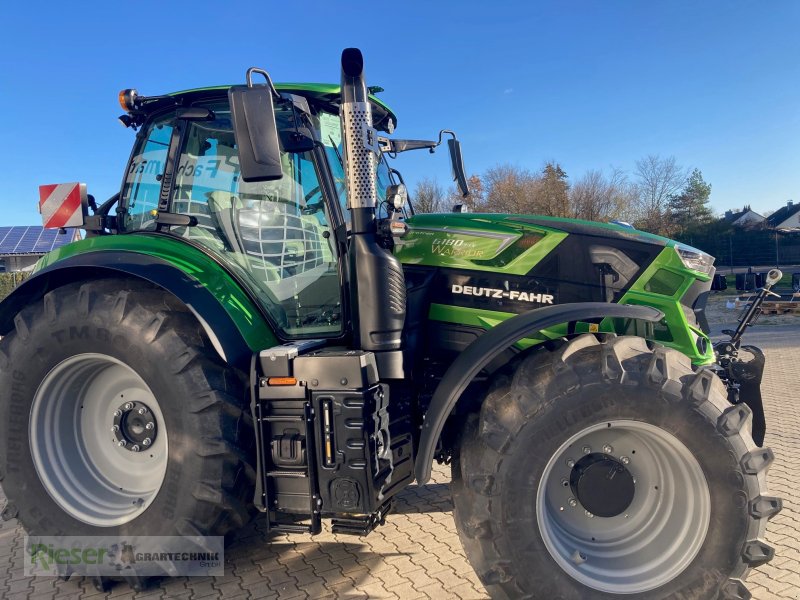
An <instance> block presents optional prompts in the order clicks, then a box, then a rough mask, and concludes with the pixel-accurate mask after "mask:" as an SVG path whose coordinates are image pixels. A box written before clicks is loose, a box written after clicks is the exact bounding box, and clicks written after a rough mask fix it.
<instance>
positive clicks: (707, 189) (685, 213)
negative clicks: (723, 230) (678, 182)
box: [668, 169, 713, 233]
mask: <svg viewBox="0 0 800 600" xmlns="http://www.w3.org/2000/svg"><path fill="white" fill-rule="evenodd" d="M710 196H711V185H710V184H708V183H706V181H705V180H704V179H703V174H702V173H701V172H700V169H694V170H693V171H692V173H691V175H689V178H688V179H687V180H686V183H685V184H684V186H683V189H682V190H681V191H680V192H679V193H677V194H673V195H672V196H670V198H669V202H668V206H669V212H670V216H671V219H672V223H673V225H674V228H675V233H685V232H687V231H689V230H692V229H697V228H698V227H703V226H704V225H708V224H709V223H710V222H711V220H712V219H713V215H712V213H711V207H710V206H709V205H708V202H709V197H710Z"/></svg>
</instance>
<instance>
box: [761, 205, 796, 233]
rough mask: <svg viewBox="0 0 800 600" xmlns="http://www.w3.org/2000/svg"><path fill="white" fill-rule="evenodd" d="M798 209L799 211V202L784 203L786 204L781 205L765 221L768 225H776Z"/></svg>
mask: <svg viewBox="0 0 800 600" xmlns="http://www.w3.org/2000/svg"><path fill="white" fill-rule="evenodd" d="M798 211H800V203H797V204H794V203H791V202H789V203H787V204H786V206H782V207H781V208H779V209H778V210H776V211H775V212H774V213H772V214H771V215H770V216H768V217H767V223H769V226H770V227H778V226H779V225H780V224H781V223H783V222H784V221H785V220H786V219H788V218H789V217H791V216H792V215H794V214H795V213H796V212H798Z"/></svg>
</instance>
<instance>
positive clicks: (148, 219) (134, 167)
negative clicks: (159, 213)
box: [121, 115, 173, 231]
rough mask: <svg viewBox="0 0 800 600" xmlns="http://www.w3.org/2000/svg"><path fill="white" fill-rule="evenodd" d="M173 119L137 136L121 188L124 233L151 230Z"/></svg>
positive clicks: (159, 120)
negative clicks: (152, 212) (152, 213)
mask: <svg viewBox="0 0 800 600" xmlns="http://www.w3.org/2000/svg"><path fill="white" fill-rule="evenodd" d="M172 129H173V122H172V115H167V116H164V117H161V118H156V119H155V120H153V121H152V122H150V124H149V125H147V126H146V127H145V129H143V130H142V132H141V133H140V134H139V135H138V136H137V145H136V147H135V149H134V152H133V156H132V157H131V160H130V163H129V164H128V170H127V172H126V173H125V181H124V182H123V187H122V196H121V197H122V199H123V202H122V204H121V205H122V206H123V207H124V210H125V212H124V213H123V215H121V216H122V217H123V229H124V230H126V231H131V230H145V231H148V230H154V229H155V228H156V221H155V219H154V218H153V216H152V215H151V211H153V210H156V209H158V198H159V194H160V192H161V179H162V178H163V176H164V169H165V167H166V164H167V151H168V150H169V142H170V138H171V137H172Z"/></svg>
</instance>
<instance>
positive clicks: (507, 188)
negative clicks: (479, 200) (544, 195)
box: [481, 164, 539, 214]
mask: <svg viewBox="0 0 800 600" xmlns="http://www.w3.org/2000/svg"><path fill="white" fill-rule="evenodd" d="M481 179H482V182H483V186H484V187H483V190H484V197H483V207H482V209H481V210H483V211H485V212H499V213H518V214H520V213H536V212H537V208H538V206H537V191H538V190H537V188H538V184H539V180H538V179H537V177H536V176H535V175H534V174H533V173H531V172H530V171H528V170H527V169H523V168H520V167H517V166H514V165H509V164H504V165H497V166H495V167H492V168H490V169H488V170H487V171H486V173H484V175H483V177H482V178H481Z"/></svg>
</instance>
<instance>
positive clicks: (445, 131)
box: [436, 129, 458, 146]
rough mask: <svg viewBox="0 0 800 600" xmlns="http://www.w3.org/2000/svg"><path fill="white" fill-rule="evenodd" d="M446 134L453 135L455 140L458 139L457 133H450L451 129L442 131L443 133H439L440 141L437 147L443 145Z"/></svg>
mask: <svg viewBox="0 0 800 600" xmlns="http://www.w3.org/2000/svg"><path fill="white" fill-rule="evenodd" d="M446 133H447V134H450V135H452V136H453V139H454V140H457V139H458V138H457V137H456V132H455V131H450V130H449V129H442V130H441V131H439V141H438V142H436V145H437V146H439V145H440V144H441V143H442V137H444V134H446Z"/></svg>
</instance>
